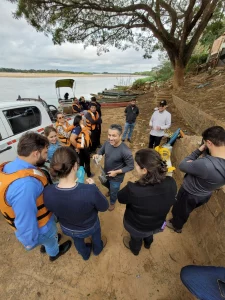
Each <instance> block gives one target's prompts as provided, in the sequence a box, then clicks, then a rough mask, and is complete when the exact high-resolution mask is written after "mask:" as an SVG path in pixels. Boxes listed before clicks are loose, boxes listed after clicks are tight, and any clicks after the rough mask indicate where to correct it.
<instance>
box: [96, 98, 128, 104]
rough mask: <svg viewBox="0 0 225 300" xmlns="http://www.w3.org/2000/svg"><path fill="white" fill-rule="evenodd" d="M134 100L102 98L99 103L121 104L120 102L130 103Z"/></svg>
mask: <svg viewBox="0 0 225 300" xmlns="http://www.w3.org/2000/svg"><path fill="white" fill-rule="evenodd" d="M132 99H134V98H127V97H126V98H125V97H123V98H105V97H104V98H101V99H98V102H99V103H120V102H126V103H128V102H130V101H131V100H132Z"/></svg>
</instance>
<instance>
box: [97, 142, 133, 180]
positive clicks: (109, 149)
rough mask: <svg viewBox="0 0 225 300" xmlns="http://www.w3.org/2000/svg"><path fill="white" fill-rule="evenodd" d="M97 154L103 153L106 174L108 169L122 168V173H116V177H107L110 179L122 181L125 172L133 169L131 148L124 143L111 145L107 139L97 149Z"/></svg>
mask: <svg viewBox="0 0 225 300" xmlns="http://www.w3.org/2000/svg"><path fill="white" fill-rule="evenodd" d="M98 154H99V155H105V166H104V171H105V173H106V174H107V172H109V171H114V170H120V169H122V171H123V173H122V174H118V175H117V176H116V177H109V179H110V180H112V181H120V182H122V181H123V179H124V176H125V173H126V172H129V171H131V170H133V169H134V159H133V156H132V153H131V150H130V149H129V148H128V147H127V145H126V144H124V143H121V144H120V145H119V146H118V147H113V146H112V145H111V144H110V143H109V142H108V141H107V142H105V143H104V144H103V146H102V148H101V149H99V151H98Z"/></svg>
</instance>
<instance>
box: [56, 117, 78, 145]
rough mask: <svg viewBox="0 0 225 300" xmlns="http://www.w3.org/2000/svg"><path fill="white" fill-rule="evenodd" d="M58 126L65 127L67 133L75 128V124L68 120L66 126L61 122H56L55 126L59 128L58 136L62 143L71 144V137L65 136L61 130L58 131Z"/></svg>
mask: <svg viewBox="0 0 225 300" xmlns="http://www.w3.org/2000/svg"><path fill="white" fill-rule="evenodd" d="M58 127H63V129H64V131H65V132H66V133H68V132H70V131H71V130H73V128H74V126H73V125H70V124H69V123H68V122H67V121H66V127H65V126H63V125H62V124H60V123H59V122H56V123H55V128H56V130H57V135H58V138H59V140H60V142H61V143H63V144H64V146H70V137H68V138H66V137H65V136H63V135H61V134H60V133H59V132H58Z"/></svg>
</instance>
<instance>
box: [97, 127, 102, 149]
mask: <svg viewBox="0 0 225 300" xmlns="http://www.w3.org/2000/svg"><path fill="white" fill-rule="evenodd" d="M101 133H102V125H101V124H99V130H98V134H97V137H98V140H97V143H98V146H99V145H101V141H100V139H101Z"/></svg>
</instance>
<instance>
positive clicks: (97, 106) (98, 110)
mask: <svg viewBox="0 0 225 300" xmlns="http://www.w3.org/2000/svg"><path fill="white" fill-rule="evenodd" d="M92 103H94V104H95V105H96V111H97V112H98V114H99V117H100V118H102V111H101V104H100V103H99V102H97V99H96V97H91V101H90V104H89V107H90V105H91V104H92ZM101 133H102V124H99V139H98V148H101V146H102V145H101V143H100V139H101Z"/></svg>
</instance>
